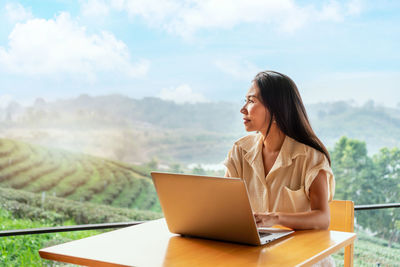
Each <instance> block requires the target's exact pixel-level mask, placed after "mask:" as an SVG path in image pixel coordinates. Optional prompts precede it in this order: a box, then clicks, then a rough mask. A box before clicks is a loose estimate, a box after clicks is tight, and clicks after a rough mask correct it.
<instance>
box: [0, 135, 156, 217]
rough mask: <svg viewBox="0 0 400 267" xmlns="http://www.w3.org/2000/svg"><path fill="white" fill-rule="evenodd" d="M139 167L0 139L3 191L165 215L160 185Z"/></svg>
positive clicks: (0, 172)
mask: <svg viewBox="0 0 400 267" xmlns="http://www.w3.org/2000/svg"><path fill="white" fill-rule="evenodd" d="M147 175H148V174H146V173H144V172H143V171H141V170H140V169H139V168H138V167H135V166H131V165H128V164H125V163H122V162H117V161H112V160H108V159H103V158H98V157H94V156H89V155H85V154H74V153H70V152H67V151H64V150H60V149H48V148H44V147H41V146H37V145H31V144H27V143H23V142H19V141H15V140H11V139H0V187H2V188H14V189H19V190H24V191H29V192H33V193H41V197H43V198H45V197H48V196H53V197H61V198H66V199H70V200H75V201H79V202H91V203H96V204H103V205H110V206H114V207H122V208H133V209H142V210H153V211H157V212H160V210H161V209H160V206H159V203H158V200H157V196H156V193H155V189H154V186H153V184H152V182H151V180H150V179H149V177H148V176H147Z"/></svg>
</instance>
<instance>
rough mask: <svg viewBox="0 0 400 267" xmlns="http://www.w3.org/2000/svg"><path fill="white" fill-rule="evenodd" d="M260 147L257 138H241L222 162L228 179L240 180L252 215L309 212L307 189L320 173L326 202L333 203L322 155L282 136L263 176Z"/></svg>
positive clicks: (329, 175) (331, 185) (331, 184)
mask: <svg viewBox="0 0 400 267" xmlns="http://www.w3.org/2000/svg"><path fill="white" fill-rule="evenodd" d="M262 147H263V138H262V135H261V134H254V135H248V136H245V137H243V138H241V139H239V140H238V141H236V142H235V144H234V145H233V148H232V149H231V150H230V151H229V153H228V157H227V159H226V160H225V162H224V163H225V166H226V167H227V171H228V174H229V176H230V177H238V178H242V179H244V181H245V183H246V185H247V189H248V192H249V198H250V202H251V206H252V209H253V211H254V212H277V211H280V212H301V211H309V210H311V207H310V200H309V198H310V197H309V191H310V186H311V184H312V182H313V181H314V179H315V178H316V176H317V174H318V172H319V171H320V170H324V171H325V173H326V175H327V179H328V187H329V188H328V192H329V197H328V199H329V201H331V200H332V199H333V195H334V192H335V180H334V177H333V173H332V170H331V167H330V166H329V162H328V159H327V158H326V157H325V155H324V154H323V153H321V152H319V151H318V150H316V149H314V148H312V147H309V146H307V145H305V144H302V143H299V142H297V141H296V140H294V139H292V138H290V137H288V136H286V137H285V140H284V142H283V144H282V148H281V150H280V152H279V155H278V157H277V159H276V161H275V163H274V165H273V166H272V168H271V170H270V172H269V173H268V175H267V176H265V174H264V163H263V159H262Z"/></svg>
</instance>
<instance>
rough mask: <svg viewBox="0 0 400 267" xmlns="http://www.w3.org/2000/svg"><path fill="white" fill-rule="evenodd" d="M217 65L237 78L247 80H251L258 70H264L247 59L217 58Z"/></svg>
mask: <svg viewBox="0 0 400 267" xmlns="http://www.w3.org/2000/svg"><path fill="white" fill-rule="evenodd" d="M215 66H217V68H218V69H220V70H221V71H222V72H224V73H226V74H228V75H231V76H232V77H234V78H236V79H240V80H246V81H251V80H252V79H253V78H254V76H255V75H256V74H257V73H258V72H260V71H262V69H261V68H259V67H257V66H256V65H254V64H253V63H251V62H249V61H246V60H245V61H241V62H237V61H235V60H217V61H215Z"/></svg>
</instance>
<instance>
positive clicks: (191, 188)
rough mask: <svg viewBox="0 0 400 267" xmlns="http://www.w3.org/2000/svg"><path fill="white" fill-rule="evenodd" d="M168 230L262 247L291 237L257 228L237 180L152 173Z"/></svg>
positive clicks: (243, 190)
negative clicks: (279, 239) (282, 238)
mask: <svg viewBox="0 0 400 267" xmlns="http://www.w3.org/2000/svg"><path fill="white" fill-rule="evenodd" d="M151 176H152V179H153V183H154V186H155V188H156V191H157V195H158V198H159V200H160V204H161V209H162V211H163V213H164V216H165V220H166V222H167V225H168V229H169V231H170V232H172V233H176V234H180V235H183V236H192V237H201V238H207V239H215V240H222V241H230V242H237V243H243V244H250V245H264V244H267V243H269V242H271V241H273V240H275V239H278V238H281V237H284V236H287V235H289V234H291V233H293V231H292V230H286V229H278V228H264V227H263V228H260V229H257V225H256V222H255V219H254V216H253V211H252V209H251V205H250V201H249V197H248V193H247V188H246V185H245V183H244V181H243V180H242V179H240V178H223V177H210V176H199V175H187V174H175V173H163V172H152V173H151Z"/></svg>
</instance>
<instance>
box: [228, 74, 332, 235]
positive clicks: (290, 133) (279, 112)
mask: <svg viewBox="0 0 400 267" xmlns="http://www.w3.org/2000/svg"><path fill="white" fill-rule="evenodd" d="M240 112H241V113H242V114H243V122H244V127H245V128H246V131H248V132H253V131H256V132H257V133H256V134H253V135H248V136H245V137H243V138H241V139H239V140H238V141H236V142H235V144H234V145H233V148H232V149H231V150H230V151H229V153H228V157H227V159H226V161H225V165H226V167H227V171H226V176H228V177H241V178H242V179H244V180H245V182H246V186H247V189H248V192H249V197H250V202H251V205H252V208H253V212H254V216H255V219H256V222H257V225H258V226H265V227H268V226H272V225H276V224H279V225H283V226H287V227H290V228H293V229H327V228H328V227H329V221H330V216H329V205H328V202H329V201H331V200H332V198H333V195H334V191H335V181H334V177H333V173H332V170H331V167H330V157H329V153H328V151H327V149H326V148H325V146H324V145H323V144H322V142H321V141H320V140H319V139H318V137H317V136H316V135H315V133H314V131H313V130H312V128H311V126H310V123H309V120H308V117H307V114H306V111H305V108H304V105H303V103H302V100H301V97H300V94H299V92H298V90H297V87H296V85H295V83H294V82H293V81H292V80H291V79H290V78H289V77H288V76H286V75H284V74H281V73H278V72H275V71H264V72H260V73H258V74H257V75H256V77H255V78H254V80H253V82H252V86H251V87H250V89H249V91H248V92H247V95H246V103H245V105H244V106H243V107H242V109H241V110H240Z"/></svg>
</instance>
